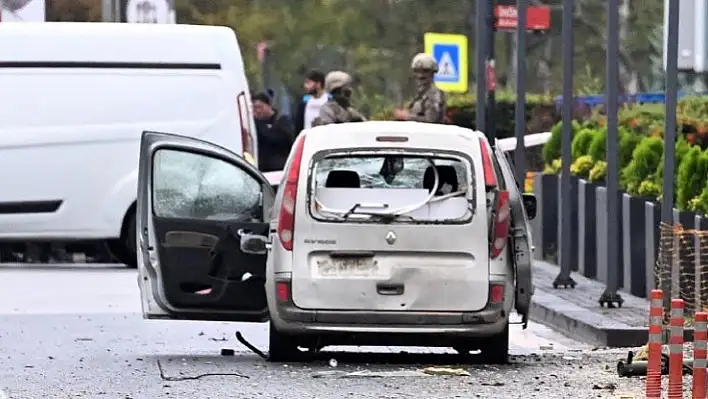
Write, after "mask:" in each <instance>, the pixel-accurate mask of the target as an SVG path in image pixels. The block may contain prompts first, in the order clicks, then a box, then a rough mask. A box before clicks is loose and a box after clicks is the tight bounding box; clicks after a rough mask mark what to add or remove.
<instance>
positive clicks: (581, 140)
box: [570, 128, 595, 161]
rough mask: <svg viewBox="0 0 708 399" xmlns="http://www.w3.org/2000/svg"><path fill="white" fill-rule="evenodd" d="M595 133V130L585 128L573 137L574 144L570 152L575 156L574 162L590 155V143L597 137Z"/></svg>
mask: <svg viewBox="0 0 708 399" xmlns="http://www.w3.org/2000/svg"><path fill="white" fill-rule="evenodd" d="M594 133H595V130H594V129H588V128H585V129H583V130H581V131H579V132H578V134H576V135H575V137H573V143H572V145H571V147H570V151H571V153H572V154H573V161H575V160H577V159H578V158H580V157H582V156H585V155H588V150H589V149H590V143H591V142H592V139H593V137H595V136H594ZM591 159H592V157H591Z"/></svg>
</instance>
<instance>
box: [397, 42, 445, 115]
mask: <svg viewBox="0 0 708 399" xmlns="http://www.w3.org/2000/svg"><path fill="white" fill-rule="evenodd" d="M411 69H412V70H413V71H414V73H415V76H416V82H417V90H416V96H415V98H414V99H413V101H411V103H410V104H408V107H406V110H407V111H408V117H407V120H409V121H416V122H427V123H443V121H444V119H445V109H446V99H445V93H443V91H442V90H440V89H438V88H437V87H436V86H435V84H434V83H433V76H434V75H435V73H436V72H437V71H438V64H437V62H435V59H434V58H433V57H432V56H431V55H429V54H425V53H420V54H416V56H415V57H413V60H412V62H411Z"/></svg>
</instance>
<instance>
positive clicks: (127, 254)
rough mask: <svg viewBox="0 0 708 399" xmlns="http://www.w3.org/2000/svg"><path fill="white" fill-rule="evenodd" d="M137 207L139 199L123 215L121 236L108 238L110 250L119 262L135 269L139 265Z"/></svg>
mask: <svg viewBox="0 0 708 399" xmlns="http://www.w3.org/2000/svg"><path fill="white" fill-rule="evenodd" d="M136 209H137V201H135V202H133V203H132V204H131V205H130V206H129V207H128V210H127V211H126V212H125V215H124V216H123V222H122V223H121V228H120V238H118V239H114V240H108V241H107V246H108V251H109V252H110V253H111V255H113V257H114V258H116V259H117V260H118V261H119V262H121V263H123V264H125V265H126V267H128V268H131V269H135V268H137V267H138V253H137V248H136V241H135V240H136V237H135V233H136V231H135V230H136V228H137V227H136V220H135V212H136Z"/></svg>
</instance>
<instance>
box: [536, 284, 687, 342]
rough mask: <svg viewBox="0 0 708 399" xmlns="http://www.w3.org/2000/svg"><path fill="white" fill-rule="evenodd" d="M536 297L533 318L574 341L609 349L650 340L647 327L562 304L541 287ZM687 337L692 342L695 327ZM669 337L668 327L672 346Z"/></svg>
mask: <svg viewBox="0 0 708 399" xmlns="http://www.w3.org/2000/svg"><path fill="white" fill-rule="evenodd" d="M532 298H533V300H532V302H531V317H530V319H531V320H532V321H535V322H537V323H541V324H544V325H546V326H548V327H550V328H553V329H555V330H557V331H559V332H561V333H562V334H565V335H568V336H570V337H571V338H575V339H580V340H582V341H586V342H588V343H591V344H594V345H597V346H603V347H608V348H627V347H638V346H643V345H646V343H647V340H648V338H649V330H648V328H647V327H632V326H629V325H626V324H623V323H620V322H617V321H614V320H611V319H610V318H608V317H605V316H603V315H601V314H598V313H594V312H591V311H588V310H587V309H584V308H581V307H579V306H577V305H574V304H569V303H567V302H566V303H563V304H562V305H559V303H562V300H561V299H560V298H558V297H556V296H555V295H553V294H552V293H549V292H547V291H544V290H541V289H539V288H536V292H535V293H534V295H533V297H532ZM648 318H649V310H648V309H647V319H648ZM683 335H684V341H686V342H692V341H693V328H684V333H683ZM668 337H669V330H668V328H665V329H664V343H668Z"/></svg>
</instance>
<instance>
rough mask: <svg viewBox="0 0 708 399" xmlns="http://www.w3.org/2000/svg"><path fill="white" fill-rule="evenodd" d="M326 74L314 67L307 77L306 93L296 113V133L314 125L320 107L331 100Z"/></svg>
mask: <svg viewBox="0 0 708 399" xmlns="http://www.w3.org/2000/svg"><path fill="white" fill-rule="evenodd" d="M324 86H325V74H324V73H323V72H322V71H319V70H316V69H313V70H312V71H310V72H309V73H308V74H307V76H306V77H305V83H304V88H305V95H304V96H303V97H302V101H301V102H300V105H299V106H298V109H297V114H296V115H295V133H300V131H302V130H303V129H308V128H310V127H312V121H313V120H315V118H317V117H318V116H319V115H320V108H322V106H323V105H324V104H325V103H326V102H327V101H328V100H330V96H329V95H328V94H327V92H326V91H325V89H324Z"/></svg>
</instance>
